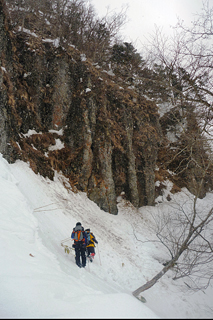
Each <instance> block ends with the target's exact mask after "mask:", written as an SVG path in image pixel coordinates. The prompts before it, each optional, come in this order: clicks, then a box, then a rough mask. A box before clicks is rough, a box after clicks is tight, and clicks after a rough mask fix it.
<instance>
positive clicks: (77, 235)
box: [71, 222, 87, 268]
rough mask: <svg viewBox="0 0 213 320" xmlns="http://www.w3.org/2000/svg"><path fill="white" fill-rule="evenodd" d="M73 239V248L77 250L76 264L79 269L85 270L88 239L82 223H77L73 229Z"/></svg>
mask: <svg viewBox="0 0 213 320" xmlns="http://www.w3.org/2000/svg"><path fill="white" fill-rule="evenodd" d="M71 238H72V239H73V240H74V244H73V245H72V247H73V248H75V262H76V264H77V266H78V267H79V268H81V267H83V268H84V267H85V266H86V245H87V237H86V233H85V231H84V228H83V227H82V225H81V223H80V222H77V223H76V226H75V228H73V231H72V234H71ZM80 260H81V261H80Z"/></svg>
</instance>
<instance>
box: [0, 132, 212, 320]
mask: <svg viewBox="0 0 213 320" xmlns="http://www.w3.org/2000/svg"><path fill="white" fill-rule="evenodd" d="M34 133H35V132H34V131H33V130H30V131H29V132H28V135H32V134H34ZM60 135H61V132H58V139H56V144H55V147H54V146H49V150H52V149H53V148H58V149H60V148H63V144H62V143H61V144H60ZM47 156H48V154H47ZM171 187H172V186H171V185H170V184H169V183H168V184H167V188H165V190H164V193H163V195H162V196H160V197H159V198H158V199H156V206H155V207H149V206H145V207H142V208H139V209H136V208H134V207H133V206H132V205H131V204H130V203H129V202H128V201H126V200H125V199H123V198H122V197H121V196H120V197H118V198H117V202H118V215H111V214H109V213H107V212H104V211H102V210H101V209H100V208H99V207H98V206H97V205H96V204H95V203H94V202H92V201H90V200H89V199H88V198H87V196H86V194H85V193H83V192H78V193H75V192H73V191H72V190H71V188H70V186H69V184H68V182H67V179H66V178H65V177H64V176H63V175H62V174H61V173H60V172H59V173H57V172H55V176H54V181H50V180H49V179H48V178H44V177H42V176H40V175H39V174H38V175H36V174H35V173H34V172H33V171H32V170H31V169H30V167H29V164H28V163H25V162H23V161H20V160H18V161H16V162H15V163H13V164H8V162H7V161H6V160H5V159H4V158H3V157H2V155H1V154H0V203H1V210H0V221H1V223H0V256H1V263H0V318H1V319H11V318H13V319H27V318H30V319H33V318H34V319H38V318H43V319H47V318H48V319H50V318H51V319H59V318H60V319H63V318H69V319H72V318H73V319H81V318H82V319H99V318H100V319H127V318H128V319H129V318H130V319H158V318H163V319H170V318H173V319H175V318H176V319H180V318H182V319H197V318H200V319H212V318H213V300H212V296H213V285H212V284H211V285H210V286H209V287H208V288H207V289H206V290H200V291H197V292H192V291H190V290H189V289H188V286H187V285H186V283H190V282H189V279H188V278H186V279H184V280H183V279H179V280H176V281H174V280H172V278H173V276H174V273H173V271H171V270H170V271H169V272H168V273H166V274H165V275H164V276H163V277H162V278H161V279H160V280H159V281H158V282H157V284H155V285H154V286H153V287H152V288H150V289H149V290H146V291H144V292H143V293H142V296H143V298H144V300H143V301H144V302H141V301H139V300H138V299H137V298H135V297H134V296H133V295H132V292H133V291H134V290H135V289H137V288H138V287H140V286H141V285H143V284H145V283H146V282H147V281H148V280H151V279H152V278H153V277H154V276H155V275H156V274H157V273H158V272H160V271H161V270H162V268H163V265H162V263H163V261H167V259H169V255H168V252H167V251H166V249H165V247H163V246H161V244H160V243H158V242H157V241H156V240H157V238H156V236H155V230H154V220H153V217H155V218H157V216H158V215H160V214H161V213H165V212H170V213H171V211H172V210H173V209H174V210H176V209H175V204H177V203H179V204H184V203H186V202H188V201H191V199H192V198H193V197H192V195H191V194H190V193H189V192H187V190H185V189H182V191H181V192H179V193H177V194H175V195H173V194H171V192H170V190H171ZM168 194H170V196H171V201H170V202H168V201H167V200H166V197H167V195H168ZM199 205H200V207H202V208H206V207H212V206H213V194H212V193H208V194H207V195H206V197H205V198H204V199H202V200H201V199H200V201H199ZM186 213H187V212H186ZM76 222H81V223H82V225H83V226H84V228H85V229H87V228H90V229H91V231H92V232H93V233H94V235H95V237H96V239H97V240H98V245H97V246H96V248H95V250H96V255H95V258H94V261H93V262H92V263H90V262H87V265H86V268H81V269H80V268H78V267H77V266H76V264H75V256H74V251H73V250H72V249H71V246H72V240H71V238H70V235H71V232H72V229H73V227H75V225H76ZM65 246H68V248H70V252H69V253H68V252H67V251H66V252H65Z"/></svg>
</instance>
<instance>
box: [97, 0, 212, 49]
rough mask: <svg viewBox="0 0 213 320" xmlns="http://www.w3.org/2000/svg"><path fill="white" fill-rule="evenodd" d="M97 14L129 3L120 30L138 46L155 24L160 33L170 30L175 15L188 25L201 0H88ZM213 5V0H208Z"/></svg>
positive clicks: (200, 4) (174, 20) (199, 10)
mask: <svg viewBox="0 0 213 320" xmlns="http://www.w3.org/2000/svg"><path fill="white" fill-rule="evenodd" d="M91 3H92V4H93V5H94V7H95V9H96V11H97V14H98V16H100V17H101V16H104V15H105V14H106V13H107V7H109V9H110V10H109V12H110V11H116V12H120V11H121V9H122V6H126V5H128V9H127V18H128V23H127V24H126V25H125V27H124V28H123V30H122V35H125V37H126V38H125V41H127V42H132V43H134V45H135V47H136V48H137V49H138V50H139V49H140V48H141V43H147V38H149V37H150V34H153V32H154V31H155V25H156V26H158V27H161V28H163V33H164V32H165V34H172V28H171V27H170V26H175V25H176V23H177V21H178V17H179V18H180V19H181V20H183V21H184V23H185V24H187V25H188V26H190V24H191V21H192V20H193V19H194V17H195V14H196V13H200V12H201V8H202V4H203V0H131V1H129V0H91ZM209 5H210V6H212V5H213V0H209Z"/></svg>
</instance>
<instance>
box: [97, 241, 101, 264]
mask: <svg viewBox="0 0 213 320" xmlns="http://www.w3.org/2000/svg"><path fill="white" fill-rule="evenodd" d="M97 248H98V244H97ZM98 256H99V261H100V265H101V258H100V253H99V248H98Z"/></svg>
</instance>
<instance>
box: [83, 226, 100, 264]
mask: <svg viewBox="0 0 213 320" xmlns="http://www.w3.org/2000/svg"><path fill="white" fill-rule="evenodd" d="M85 232H86V236H87V246H86V252H87V257H88V258H89V259H90V261H91V262H92V261H93V259H94V256H95V243H97V244H98V241H97V240H96V238H95V236H94V234H93V233H92V232H90V229H86V230H85Z"/></svg>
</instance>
